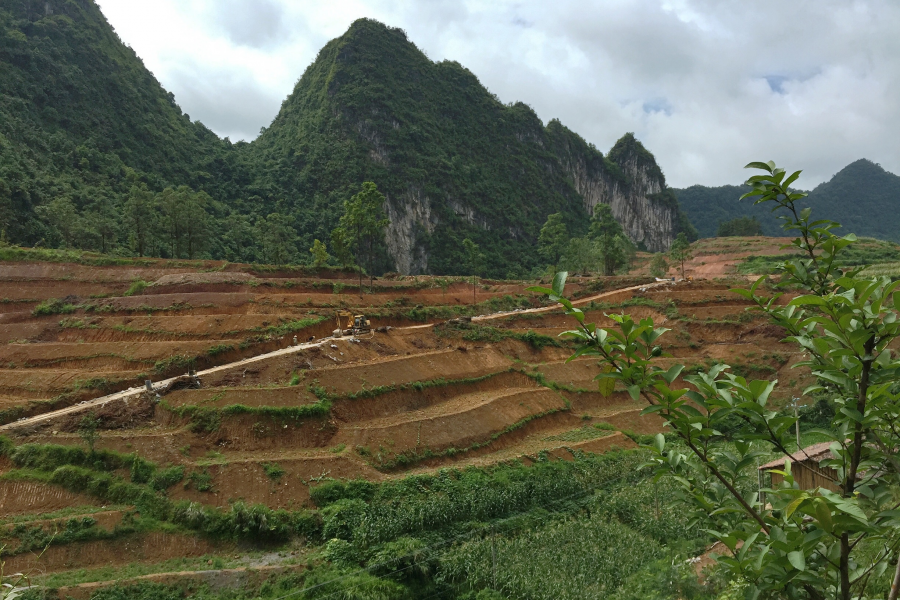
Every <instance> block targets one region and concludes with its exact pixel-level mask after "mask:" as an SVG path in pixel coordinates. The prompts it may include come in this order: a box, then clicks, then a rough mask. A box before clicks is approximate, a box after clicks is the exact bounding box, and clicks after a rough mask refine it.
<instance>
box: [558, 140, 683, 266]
mask: <svg viewBox="0 0 900 600" xmlns="http://www.w3.org/2000/svg"><path fill="white" fill-rule="evenodd" d="M554 126H555V128H556V129H557V131H556V132H555V134H556V137H557V138H560V137H563V138H568V139H562V140H559V139H558V140H557V143H556V144H555V150H556V152H557V154H558V156H559V161H560V165H561V168H562V169H563V170H564V172H565V173H566V175H567V176H568V177H569V178H570V179H571V181H572V185H573V187H574V188H575V191H577V192H578V194H579V195H580V196H581V197H582V198H583V200H584V207H585V209H586V210H587V212H588V213H589V214H593V211H594V207H595V206H596V205H597V204H601V203H602V204H609V205H610V207H611V208H612V213H613V216H614V217H615V218H616V220H618V221H619V223H621V224H622V227H623V229H625V233H626V234H628V237H629V238H631V240H632V241H633V242H634V243H635V244H638V245H640V244H643V245H644V247H646V248H647V250H649V251H651V252H665V251H667V250H668V249H669V246H670V245H671V244H672V241H673V240H674V239H675V236H676V235H677V234H678V231H677V228H678V205H677V202H673V201H671V199H670V198H669V193H668V192H667V188H666V181H665V178H664V176H663V174H662V171H661V170H660V169H659V167H658V166H657V164H656V161H655V160H654V158H653V155H652V154H650V153H649V152H648V151H647V150H646V149H645V148H644V147H643V146H642V145H641V143H640V142H638V141H637V140H636V139H635V138H634V136H633V135H632V134H630V133H629V134H626V135H625V136H624V137H623V138H622V139H620V140H619V141H618V142H617V143H616V145H615V146H614V147H613V149H612V150H611V151H610V153H609V156H608V157H607V158H606V159H604V157H603V156H602V155H601V154H600V152H598V151H597V150H596V149H595V148H592V147H590V146H588V145H587V144H584V142H583V140H581V139H580V138H578V137H577V136H575V134H573V133H572V132H570V131H568V130H566V129H565V128H563V127H562V126H561V125H558V124H557V123H551V124H550V126H549V127H548V128H553V127H554ZM579 142H580V143H579Z"/></svg>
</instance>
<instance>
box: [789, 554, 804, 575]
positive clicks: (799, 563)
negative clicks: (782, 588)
mask: <svg viewBox="0 0 900 600" xmlns="http://www.w3.org/2000/svg"><path fill="white" fill-rule="evenodd" d="M787 559H788V562H789V563H791V566H792V567H794V568H795V569H797V570H798V571H805V570H806V557H805V556H803V553H802V552H800V551H799V550H795V551H793V552H788V555H787Z"/></svg>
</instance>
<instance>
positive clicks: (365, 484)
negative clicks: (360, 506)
mask: <svg viewBox="0 0 900 600" xmlns="http://www.w3.org/2000/svg"><path fill="white" fill-rule="evenodd" d="M377 489H378V485H377V484H375V483H372V482H371V481H366V480H365V479H352V480H350V481H338V480H336V479H329V480H328V481H326V482H325V483H322V484H320V485H317V486H315V487H314V488H311V489H310V490H309V496H310V498H311V499H312V501H313V502H315V504H316V506H318V507H320V508H321V507H323V506H326V505H328V504H331V503H333V502H337V501H338V500H343V499H351V500H364V501H369V500H371V499H372V497H373V496H374V495H375V492H376V491H377Z"/></svg>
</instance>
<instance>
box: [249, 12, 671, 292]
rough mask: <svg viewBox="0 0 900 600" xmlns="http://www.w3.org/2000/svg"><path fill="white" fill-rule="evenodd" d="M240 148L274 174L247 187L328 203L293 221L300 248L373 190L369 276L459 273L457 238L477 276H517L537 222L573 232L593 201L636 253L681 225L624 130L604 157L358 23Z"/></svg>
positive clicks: (531, 252)
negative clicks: (302, 228)
mask: <svg viewBox="0 0 900 600" xmlns="http://www.w3.org/2000/svg"><path fill="white" fill-rule="evenodd" d="M250 153H251V154H252V155H254V156H253V159H254V161H255V162H256V163H257V164H260V165H278V166H279V167H280V168H279V169H278V170H276V171H273V172H271V173H266V177H265V178H261V179H260V181H259V184H258V186H257V187H258V188H259V189H275V190H284V191H285V193H284V194H283V196H284V197H292V198H299V199H305V198H315V199H316V201H315V206H316V210H321V208H320V207H324V206H330V207H331V210H330V211H326V212H324V213H317V214H313V213H312V211H311V210H310V211H309V216H308V217H304V218H305V219H306V220H307V222H308V223H310V225H309V229H310V232H309V233H306V232H301V235H306V236H307V238H305V239H303V240H302V243H304V244H309V245H311V243H312V239H311V238H312V237H313V236H315V237H318V238H319V239H323V238H325V239H327V234H328V232H329V231H330V229H331V228H332V227H334V226H335V225H336V220H337V217H339V216H340V212H341V210H340V209H341V205H342V203H343V201H344V199H346V198H348V197H349V196H350V195H352V194H353V193H355V191H356V190H358V189H359V186H360V184H361V183H362V182H364V181H373V182H375V183H376V185H377V186H378V188H379V190H380V191H381V192H382V193H383V194H384V195H385V197H386V200H387V202H386V206H385V209H386V212H387V216H388V218H389V220H390V222H391V224H390V226H389V227H388V230H387V232H386V234H385V239H384V247H383V262H382V267H381V268H383V269H384V270H395V271H398V272H400V273H406V274H418V273H433V274H439V275H444V274H448V275H461V274H466V269H467V267H466V262H467V261H466V256H465V252H464V250H463V243H462V242H463V240H465V239H467V238H468V239H471V240H472V241H474V242H475V243H477V244H478V245H479V246H480V247H481V251H482V253H483V254H484V255H485V257H486V259H487V261H486V263H487V264H486V265H485V268H484V270H483V272H482V274H483V275H487V276H492V277H504V276H507V275H524V274H525V273H528V272H530V271H531V270H532V269H534V268H535V267H538V266H541V264H542V260H541V258H540V257H539V256H538V254H537V238H538V235H539V233H540V229H541V227H542V226H543V224H544V222H545V221H546V220H547V216H548V215H550V214H554V213H561V214H562V215H563V218H564V220H565V222H566V225H567V227H568V230H569V232H570V233H571V234H572V235H584V234H585V233H586V232H587V229H588V225H589V221H590V215H591V212H592V211H593V208H594V206H596V205H597V204H598V203H601V202H603V203H607V204H609V205H611V206H612V210H613V214H614V215H615V217H616V218H617V219H619V220H620V222H621V223H622V225H623V226H624V229H625V231H626V232H627V233H628V235H629V236H630V237H631V238H632V240H633V241H634V242H635V243H637V244H639V245H643V247H646V248H647V249H648V250H653V251H664V250H666V249H668V247H669V245H670V244H671V242H672V240H673V239H674V236H675V235H676V233H677V231H676V229H677V227H678V222H679V221H678V216H679V213H678V208H677V201H674V202H672V201H670V199H668V195H667V189H666V186H665V179H664V178H663V176H662V172H661V171H660V169H659V167H658V166H657V165H656V162H655V161H654V159H653V156H652V155H651V154H650V153H649V152H647V150H646V149H644V148H643V146H641V144H640V143H639V142H637V140H635V139H634V136H632V135H630V134H629V135H626V136H625V137H623V138H622V140H620V141H619V143H617V144H616V146H615V147H614V148H613V149H612V150H611V151H610V153H609V155H608V156H604V155H603V154H602V153H601V152H599V151H598V150H597V149H596V148H594V147H593V146H591V145H589V144H587V143H586V142H585V141H584V140H583V139H582V138H581V137H579V136H578V135H577V134H575V133H574V132H572V131H570V130H568V129H566V128H565V127H564V126H562V125H561V124H560V123H559V122H558V121H551V122H550V123H549V124H547V125H546V126H545V125H544V123H542V122H541V120H540V119H539V118H538V116H537V115H536V114H535V112H534V111H533V110H532V109H531V108H530V107H529V106H527V105H525V104H523V103H515V104H503V103H502V102H500V101H499V99H498V98H497V97H496V96H494V95H492V94H491V93H490V92H488V90H486V89H485V88H484V87H483V86H482V85H481V84H480V82H479V81H478V79H477V78H476V77H475V76H474V75H473V74H472V73H471V72H470V71H468V70H467V69H465V67H463V66H462V65H459V64H458V63H453V62H449V61H443V62H439V63H435V62H433V61H431V60H429V59H428V57H427V56H425V55H424V54H423V53H422V52H420V51H419V49H418V48H416V47H415V45H414V44H413V43H412V42H410V41H409V40H408V39H407V38H406V35H405V33H404V32H402V31H401V30H397V29H392V28H390V27H386V26H384V25H382V24H381V23H377V22H375V21H370V20H365V19H363V20H360V21H357V22H356V23H354V24H353V25H352V26H351V27H350V29H349V30H348V31H347V33H346V34H344V35H343V36H341V37H340V38H337V39H335V40H332V41H331V42H329V43H328V45H327V46H325V48H323V49H322V51H321V52H320V53H319V58H318V59H317V60H316V62H315V63H313V64H312V65H311V66H310V67H309V68H308V69H307V71H306V73H304V75H303V77H302V78H301V79H300V81H299V82H298V84H297V86H296V87H295V89H294V92H293V93H292V94H291V96H289V97H288V99H287V100H285V102H284V104H283V105H282V109H281V112H280V113H279V115H278V116H277V117H276V119H275V120H274V121H273V123H272V125H271V126H270V127H269V128H268V129H267V130H266V132H265V133H263V135H261V136H260V138H259V139H258V140H256V141H254V142H253V144H252V147H251V150H250ZM273 183H274V185H273ZM310 204H311V203H308V204H306V205H303V204H298V205H297V206H296V207H295V210H296V211H297V212H298V213H303V212H304V211H306V210H307V208H306V206H309V205H310Z"/></svg>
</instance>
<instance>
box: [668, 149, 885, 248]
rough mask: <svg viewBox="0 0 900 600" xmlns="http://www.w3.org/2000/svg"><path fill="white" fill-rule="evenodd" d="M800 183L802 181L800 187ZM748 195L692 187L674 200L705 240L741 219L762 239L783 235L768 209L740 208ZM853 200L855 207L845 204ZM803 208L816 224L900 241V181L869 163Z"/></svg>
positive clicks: (852, 168) (846, 172)
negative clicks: (757, 227) (755, 224)
mask: <svg viewBox="0 0 900 600" xmlns="http://www.w3.org/2000/svg"><path fill="white" fill-rule="evenodd" d="M802 181H803V177H802V175H801V178H800V182H801V185H802ZM748 189H749V188H746V187H745V186H743V185H724V186H715V187H707V186H701V185H693V186H690V187H688V188H683V189H677V190H675V194H676V196H677V197H678V199H679V202H680V203H681V205H682V206H683V208H684V211H685V213H686V214H687V215H688V217H689V218H690V219H691V220H692V222H693V223H694V224H695V225H696V227H697V229H698V230H699V232H700V235H701V236H702V237H713V236H715V234H716V228H717V227H718V224H719V223H721V222H723V221H727V220H731V219H734V218H737V217H741V216H752V217H756V218H757V219H758V220H759V222H760V224H761V225H762V230H763V234H764V235H770V236H779V235H784V234H783V231H782V229H781V222H780V221H779V220H778V219H777V216H776V215H774V214H772V212H771V211H770V210H769V209H768V208H765V207H761V206H754V205H753V203H752V201H751V200H745V201H743V202H740V203H738V202H737V200H738V198H740V196H741V195H742V194H743V193H745V192H746V191H747V190H748ZM851 197H852V198H854V201H853V202H847V199H848V198H851ZM803 202H806V204H804V206H810V207H812V209H813V216H814V217H815V218H818V219H831V220H834V221H838V222H839V223H841V224H842V225H843V227H842V229H843V230H844V231H852V232H854V233H856V234H857V235H860V236H866V237H876V238H879V239H885V240H891V241H900V216H897V210H896V209H897V205H898V204H900V176H897V175H895V174H894V173H891V172H890V171H887V170H885V169H884V168H883V167H881V165H879V164H877V163H875V162H873V161H871V160H869V159H867V158H860V159H858V160H855V161H853V162H851V163H850V164H848V165H847V166H845V167H843V168H842V169H840V170H839V171H838V172H837V173H835V174H834V175H833V176H832V177H831V179H829V180H828V181H824V182H822V183H820V184H819V185H817V186H816V187H815V188H813V190H812V191H810V192H809V196H808V197H807V199H806V200H805V201H803ZM803 202H801V204H803Z"/></svg>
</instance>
